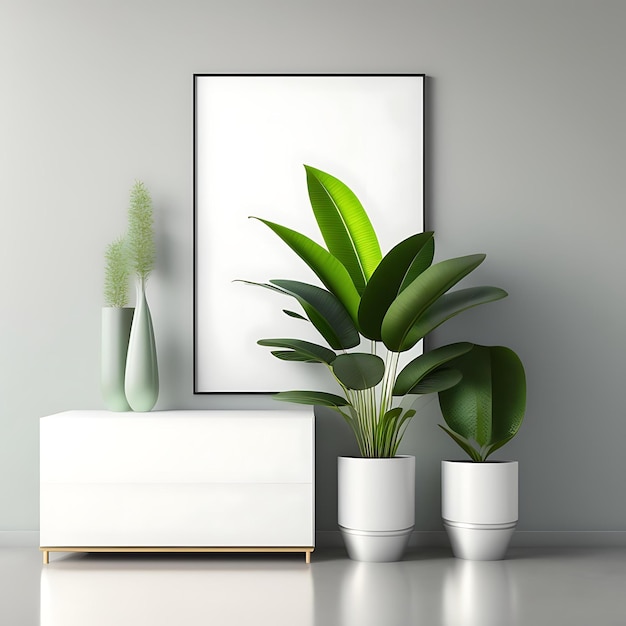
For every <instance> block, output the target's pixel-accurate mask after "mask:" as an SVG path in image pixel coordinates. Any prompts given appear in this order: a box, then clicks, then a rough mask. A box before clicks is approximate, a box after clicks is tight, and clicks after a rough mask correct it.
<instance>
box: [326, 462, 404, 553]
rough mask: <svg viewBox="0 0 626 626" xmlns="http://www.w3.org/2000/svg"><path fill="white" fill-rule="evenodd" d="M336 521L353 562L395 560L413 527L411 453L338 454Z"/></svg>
mask: <svg viewBox="0 0 626 626" xmlns="http://www.w3.org/2000/svg"><path fill="white" fill-rule="evenodd" d="M337 470H338V481H337V491H338V521H339V530H340V531H341V534H342V536H343V539H344V542H345V544H346V549H347V551H348V556H349V557H350V558H351V559H353V560H355V561H375V562H385V561H399V560H400V559H401V558H402V556H403V554H404V551H405V549H406V547H407V545H408V542H409V538H410V536H411V532H412V531H413V528H414V526H415V457H413V456H397V457H394V458H391V459H367V458H358V457H339V459H338V466H337Z"/></svg>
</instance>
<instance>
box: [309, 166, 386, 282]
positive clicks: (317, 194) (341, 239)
mask: <svg viewBox="0 0 626 626" xmlns="http://www.w3.org/2000/svg"><path fill="white" fill-rule="evenodd" d="M304 168H305V170H306V180H307V187H308V191H309V199H310V200H311V207H312V208H313V213H314V214H315V219H316V220H317V224H318V226H319V229H320V232H321V233H322V237H323V238H324V241H325V242H326V246H327V247H328V251H329V252H330V253H331V254H332V255H333V256H335V257H336V258H337V259H339V261H341V263H343V265H344V266H345V268H346V269H347V270H348V273H349V274H350V276H351V278H352V282H353V283H354V286H355V287H356V290H357V291H358V292H359V293H360V294H361V293H363V290H364V289H365V285H366V284H367V281H368V279H369V277H370V276H371V275H372V273H373V272H374V270H375V269H376V266H377V265H378V263H379V262H380V260H381V258H382V254H381V252H380V245H379V243H378V238H377V236H376V232H375V231H374V228H373V227H372V224H371V222H370V220H369V217H368V216H367V213H366V212H365V210H364V209H363V206H362V205H361V202H360V201H359V199H358V198H357V197H356V195H355V194H354V193H353V192H352V190H351V189H349V188H348V187H347V185H345V184H344V183H342V182H341V181H340V180H339V179H337V178H335V177H334V176H331V175H330V174H327V173H326V172H322V171H321V170H318V169H316V168H314V167H311V166H309V165H305V166H304Z"/></svg>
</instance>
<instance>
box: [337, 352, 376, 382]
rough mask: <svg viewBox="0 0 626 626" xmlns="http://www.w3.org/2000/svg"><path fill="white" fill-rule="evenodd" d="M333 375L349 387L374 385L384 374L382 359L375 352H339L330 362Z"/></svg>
mask: <svg viewBox="0 0 626 626" xmlns="http://www.w3.org/2000/svg"><path fill="white" fill-rule="evenodd" d="M332 368H333V372H334V373H335V376H336V377H337V378H338V379H339V380H340V381H341V382H342V383H343V384H344V385H345V386H346V387H348V388H349V389H369V388H370V387H375V386H376V385H377V384H378V383H379V382H380V381H381V380H382V379H383V376H384V374H385V363H384V361H383V360H382V359H381V358H380V357H379V356H376V355H375V354H367V353H364V352H353V353H351V354H340V355H339V356H338V357H337V358H336V359H335V360H334V361H333V364H332Z"/></svg>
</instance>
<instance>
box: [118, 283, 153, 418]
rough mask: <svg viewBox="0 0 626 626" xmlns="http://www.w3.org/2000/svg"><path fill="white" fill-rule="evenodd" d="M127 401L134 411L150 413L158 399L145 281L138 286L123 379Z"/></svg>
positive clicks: (150, 317) (150, 318) (150, 319)
mask: <svg viewBox="0 0 626 626" xmlns="http://www.w3.org/2000/svg"><path fill="white" fill-rule="evenodd" d="M124 387H125V391H126V399H127V400H128V404H129V405H130V407H131V409H132V410H133V411H150V410H151V409H152V407H154V405H155V404H156V401H157V398H158V397H159V370H158V367H157V354H156V344H155V341H154V330H153V328H152V316H151V315H150V309H149V308H148V302H147V300H146V289H145V281H139V282H138V283H137V302H136V303H135V315H134V316H133V323H132V326H131V329H130V339H129V341H128V354H127V355H126V377H125V384H124Z"/></svg>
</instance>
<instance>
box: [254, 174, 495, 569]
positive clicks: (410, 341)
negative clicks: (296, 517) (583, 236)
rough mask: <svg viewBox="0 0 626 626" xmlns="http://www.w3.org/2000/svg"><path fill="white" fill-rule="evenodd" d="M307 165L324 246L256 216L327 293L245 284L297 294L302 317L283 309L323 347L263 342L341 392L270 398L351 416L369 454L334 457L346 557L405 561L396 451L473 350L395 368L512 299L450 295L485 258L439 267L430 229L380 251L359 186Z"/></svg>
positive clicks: (401, 466) (482, 291)
mask: <svg viewBox="0 0 626 626" xmlns="http://www.w3.org/2000/svg"><path fill="white" fill-rule="evenodd" d="M305 170H306V179H307V187H308V193H309V199H310V202H311V207H312V209H313V213H314V215H315V218H316V221H317V224H318V226H319V229H320V232H321V235H322V237H323V239H324V242H325V243H326V248H324V247H323V246H321V245H319V244H317V243H316V242H314V241H313V240H311V239H310V238H308V237H307V236H305V235H303V234H301V233H298V232H296V231H294V230H291V229H290V228H287V227H285V226H282V225H280V224H276V223H274V222H271V221H268V220H266V219H260V218H256V219H260V221H261V222H262V223H263V224H265V225H266V226H267V227H268V228H270V229H271V230H272V231H273V232H274V233H275V234H276V235H277V236H278V237H279V238H280V239H281V240H282V241H283V242H284V243H285V244H287V245H288V246H289V247H290V248H291V249H292V250H293V251H294V252H295V253H296V254H297V255H298V256H299V257H300V258H301V259H302V260H303V261H304V262H305V263H306V264H307V265H308V266H309V267H310V268H311V270H312V271H313V272H314V273H315V274H316V275H317V277H318V279H319V281H320V282H321V284H322V285H323V287H322V286H319V285H313V284H309V283H303V282H299V281H294V280H270V281H269V282H268V283H249V284H253V285H258V286H261V287H264V288H266V289H270V290H272V291H273V292H276V293H278V294H281V295H284V296H288V297H290V298H294V299H295V300H296V301H297V302H298V304H299V305H300V307H301V310H302V312H301V313H300V312H295V311H291V310H285V313H286V314H287V315H289V316H292V317H298V318H300V319H303V320H306V321H308V322H310V323H311V324H313V326H314V327H315V328H316V329H317V331H318V332H319V334H320V335H321V336H322V338H323V340H324V341H325V345H320V344H317V343H312V342H309V341H303V340H300V339H291V338H270V339H261V340H259V341H258V343H259V344H260V345H262V346H268V347H270V348H273V351H272V354H273V355H274V356H275V357H277V358H279V359H282V360H285V361H296V362H302V363H311V364H315V365H321V366H323V367H326V368H327V369H328V372H329V374H330V376H331V378H332V379H333V380H334V381H335V382H336V383H337V390H338V392H339V393H336V394H335V393H328V392H323V391H302V390H296V391H284V392H280V393H278V394H276V395H275V396H274V398H275V399H276V400H280V401H285V402H295V403H300V404H309V405H319V406H325V407H328V408H330V409H331V410H333V411H335V412H336V413H338V414H339V415H340V416H341V417H342V418H343V419H344V420H345V421H346V423H347V424H348V426H349V427H350V428H351V429H352V432H353V433H354V436H355V438H356V441H357V443H358V446H359V450H360V453H361V455H362V458H351V457H340V458H339V461H338V472H339V474H338V498H339V502H338V505H339V520H338V521H339V528H340V530H341V532H342V534H343V537H344V540H345V542H346V547H347V549H348V554H349V556H350V557H351V558H353V559H356V560H371V561H391V560H398V559H399V558H401V556H402V554H403V552H404V549H405V547H406V545H407V543H408V539H409V536H410V533H411V531H412V530H413V525H414V498H415V489H414V480H415V470H414V463H415V459H414V458H413V457H411V456H398V455H397V451H398V446H399V444H400V442H401V440H402V437H403V435H404V432H405V430H406V427H407V425H408V423H409V420H410V419H411V418H412V417H413V415H414V414H415V409H414V408H413V404H414V398H415V395H416V394H426V393H436V392H439V391H442V390H444V389H447V388H449V387H451V386H453V385H455V384H456V383H457V382H458V381H459V380H460V377H461V375H460V374H459V372H457V371H455V370H451V369H447V368H445V367H442V366H444V365H445V364H446V363H447V362H448V361H450V360H452V359H454V358H456V357H458V356H460V355H462V354H464V353H466V352H467V351H469V350H470V349H471V347H472V345H471V344H468V343H456V344H452V345H448V346H443V347H440V348H437V349H436V350H432V351H431V352H428V353H426V354H422V355H420V356H417V357H416V358H414V359H413V360H411V361H410V362H409V363H408V364H407V365H405V366H404V367H403V368H402V369H401V370H400V371H399V372H398V370H399V369H400V367H399V357H400V355H401V354H402V353H405V352H408V351H409V350H411V349H413V348H414V347H415V346H416V345H417V344H418V342H419V341H420V340H421V339H422V338H424V337H425V336H426V335H427V334H428V333H429V332H430V331H431V330H433V329H434V328H436V327H438V326H439V325H440V324H442V323H443V322H445V321H446V320H448V319H449V318H451V317H453V316H455V315H457V314H458V313H461V312H462V311H464V310H466V309H469V308H470V307H474V306H477V305H480V304H484V303H487V302H491V301H494V300H498V299H500V298H503V297H505V296H506V295H507V294H506V292H504V291H503V290H502V289H498V288H496V287H470V288H467V289H461V290H457V291H453V292H450V293H448V292H449V290H450V289H451V288H452V287H453V286H454V285H456V284H457V283H458V282H459V281H461V280H462V279H463V278H464V277H465V276H467V275H468V274H469V273H470V272H472V271H473V270H475V269H476V268H477V267H478V266H479V265H480V264H481V263H482V262H483V260H484V259H485V255H484V254H474V255H469V256H463V257H459V258H453V259H448V260H444V261H440V262H438V263H435V264H433V257H434V238H433V233H432V232H425V233H418V234H415V235H412V236H410V237H408V238H406V239H404V240H403V241H401V242H400V243H398V244H397V245H396V246H395V247H393V248H392V249H391V250H390V251H389V252H387V254H385V255H384V256H383V254H382V253H381V250H380V245H379V243H378V237H377V235H376V232H375V230H374V228H373V226H372V224H371V222H370V220H369V217H368V215H367V213H366V211H365V210H364V208H363V206H362V205H361V202H360V201H359V200H358V198H357V196H356V195H355V194H354V193H353V192H352V190H351V189H349V188H348V187H347V185H345V184H344V183H343V182H342V181H340V180H339V179H337V178H335V177H334V176H331V175H330V174H327V173H325V172H323V171H321V170H319V169H316V168H314V167H310V166H305ZM243 282H249V281H243ZM339 394H341V395H339ZM402 397H405V398H404V399H403V400H402V401H400V398H402Z"/></svg>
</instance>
